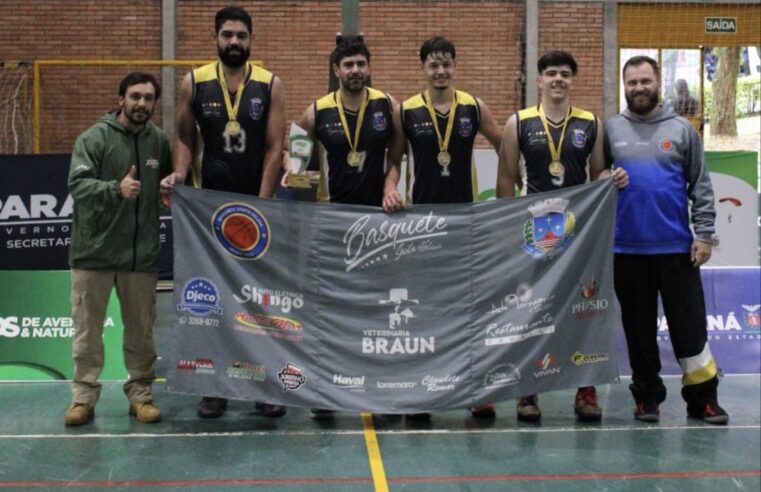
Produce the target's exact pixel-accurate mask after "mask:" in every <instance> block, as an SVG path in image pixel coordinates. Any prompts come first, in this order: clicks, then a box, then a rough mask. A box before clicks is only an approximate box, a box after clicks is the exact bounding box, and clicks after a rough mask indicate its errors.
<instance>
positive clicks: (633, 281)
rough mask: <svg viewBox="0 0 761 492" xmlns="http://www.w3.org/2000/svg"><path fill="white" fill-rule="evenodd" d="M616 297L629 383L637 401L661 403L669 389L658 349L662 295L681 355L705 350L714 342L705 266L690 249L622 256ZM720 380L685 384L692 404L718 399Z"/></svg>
mask: <svg viewBox="0 0 761 492" xmlns="http://www.w3.org/2000/svg"><path fill="white" fill-rule="evenodd" d="M614 269H615V270H614V280H615V289H616V296H617V297H618V302H619V304H620V305H621V320H622V322H623V325H624V333H625V334H626V346H627V349H628V352H629V362H630V364H631V369H632V384H631V386H630V387H629V388H630V389H631V392H632V395H633V396H634V399H635V401H637V402H642V401H649V402H655V403H661V402H662V401H663V400H665V399H666V387H665V386H664V385H663V380H662V379H661V377H660V375H659V373H660V371H661V360H660V354H659V353H658V341H657V336H658V294H660V296H661V301H662V303H663V310H664V313H665V315H666V321H667V322H668V326H669V336H670V338H671V345H672V347H673V348H674V354H675V355H676V357H677V358H678V359H683V358H687V357H693V356H696V355H698V354H700V353H701V352H702V351H703V349H704V348H705V345H706V343H707V341H708V334H707V331H706V309H705V299H704V298H703V284H702V283H701V282H700V269H698V268H695V267H694V266H693V265H692V262H691V260H690V255H689V254H688V253H684V254H664V255H626V254H616V255H615V260H614ZM717 386H718V379H717V377H716V376H715V375H714V377H713V378H711V379H709V380H708V381H704V382H702V383H699V384H692V385H688V386H684V387H683V388H682V397H683V398H684V399H685V400H686V401H687V403H688V404H694V405H701V404H703V403H704V402H706V401H711V400H715V399H716V388H717Z"/></svg>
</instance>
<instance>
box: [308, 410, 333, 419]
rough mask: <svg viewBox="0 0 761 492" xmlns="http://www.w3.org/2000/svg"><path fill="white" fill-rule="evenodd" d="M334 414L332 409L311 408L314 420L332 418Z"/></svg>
mask: <svg viewBox="0 0 761 492" xmlns="http://www.w3.org/2000/svg"><path fill="white" fill-rule="evenodd" d="M335 416H336V412H334V411H333V410H325V409H324V408H313V409H312V419H314V420H332V419H333V417H335Z"/></svg>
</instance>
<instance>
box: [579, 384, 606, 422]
mask: <svg viewBox="0 0 761 492" xmlns="http://www.w3.org/2000/svg"><path fill="white" fill-rule="evenodd" d="M573 410H574V412H576V415H577V416H578V417H579V420H581V421H583V422H597V421H598V420H600V419H601V418H602V408H600V407H599V406H598V405H597V390H596V389H595V387H594V386H587V387H585V388H579V389H578V390H577V391H576V401H575V402H574V405H573Z"/></svg>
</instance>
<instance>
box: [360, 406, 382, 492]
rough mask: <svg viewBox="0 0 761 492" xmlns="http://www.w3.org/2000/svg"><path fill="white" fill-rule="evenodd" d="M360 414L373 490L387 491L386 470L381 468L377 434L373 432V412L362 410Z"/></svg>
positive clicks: (376, 491) (377, 491)
mask: <svg viewBox="0 0 761 492" xmlns="http://www.w3.org/2000/svg"><path fill="white" fill-rule="evenodd" d="M361 416H362V429H363V431H364V435H365V446H367V459H368V460H369V461H370V472H371V473H372V475H373V485H374V486H375V492H388V481H387V480H386V470H385V469H384V468H383V458H382V457H381V452H380V445H379V444H378V436H377V435H376V434H375V426H374V425H373V414H371V413H367V412H363V413H362V414H361Z"/></svg>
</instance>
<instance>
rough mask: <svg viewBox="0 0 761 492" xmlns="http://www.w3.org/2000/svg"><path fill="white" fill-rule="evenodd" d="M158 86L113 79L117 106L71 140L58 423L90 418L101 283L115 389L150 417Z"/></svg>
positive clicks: (162, 143)
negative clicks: (116, 315)
mask: <svg viewBox="0 0 761 492" xmlns="http://www.w3.org/2000/svg"><path fill="white" fill-rule="evenodd" d="M160 95H161V88H160V87H159V84H158V82H156V79H155V78H154V77H153V76H151V75H150V74H146V73H141V72H133V73H130V74H129V75H127V76H126V77H125V78H124V79H123V80H122V82H121V84H120V86H119V109H118V110H116V111H114V112H113V113H111V114H107V115H105V116H103V117H102V118H101V119H100V121H98V122H97V123H96V124H95V125H93V126H92V127H90V128H89V129H88V130H86V131H85V132H84V133H82V134H81V135H80V136H79V138H77V141H76V144H75V145H74V152H73V153H72V156H71V167H70V169H69V191H70V193H71V196H72V198H73V199H74V215H73V220H72V231H71V245H70V248H69V265H70V266H71V317H72V319H73V321H74V325H75V327H76V331H75V333H74V338H73V341H72V355H73V359H74V379H73V381H72V403H71V406H70V407H69V409H68V410H67V411H66V415H65V419H64V421H65V423H66V425H83V424H86V423H88V422H90V421H92V419H93V417H94V415H95V412H94V409H95V404H96V403H97V401H98V398H99V397H100V389H101V385H100V383H98V376H99V375H100V373H101V371H102V369H103V359H104V354H103V322H104V318H105V314H106V307H107V305H108V299H109V297H110V295H111V289H112V288H113V287H114V285H115V286H116V293H117V295H118V297H119V304H120V306H121V313H122V320H123V321H124V363H125V365H126V367H127V371H128V372H129V379H128V380H127V382H126V384H125V385H124V392H125V394H126V395H127V398H128V399H129V413H130V415H135V416H136V417H137V419H138V420H139V421H141V422H146V423H148V422H158V421H159V420H160V419H161V412H160V411H159V409H158V408H156V406H154V404H153V397H152V396H151V383H152V382H153V380H154V365H155V361H156V348H155V345H154V342H153V323H154V320H155V318H156V306H155V300H156V282H157V279H158V273H157V267H156V260H157V258H158V253H159V181H160V179H161V178H162V176H164V175H166V174H168V173H169V172H170V170H171V157H170V151H169V140H168V139H167V137H166V135H165V134H164V132H163V131H162V130H161V129H159V128H158V127H156V126H154V125H153V124H152V123H151V122H150V119H151V116H152V115H153V109H154V107H155V105H156V100H157V99H158V98H159V96H160Z"/></svg>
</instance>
